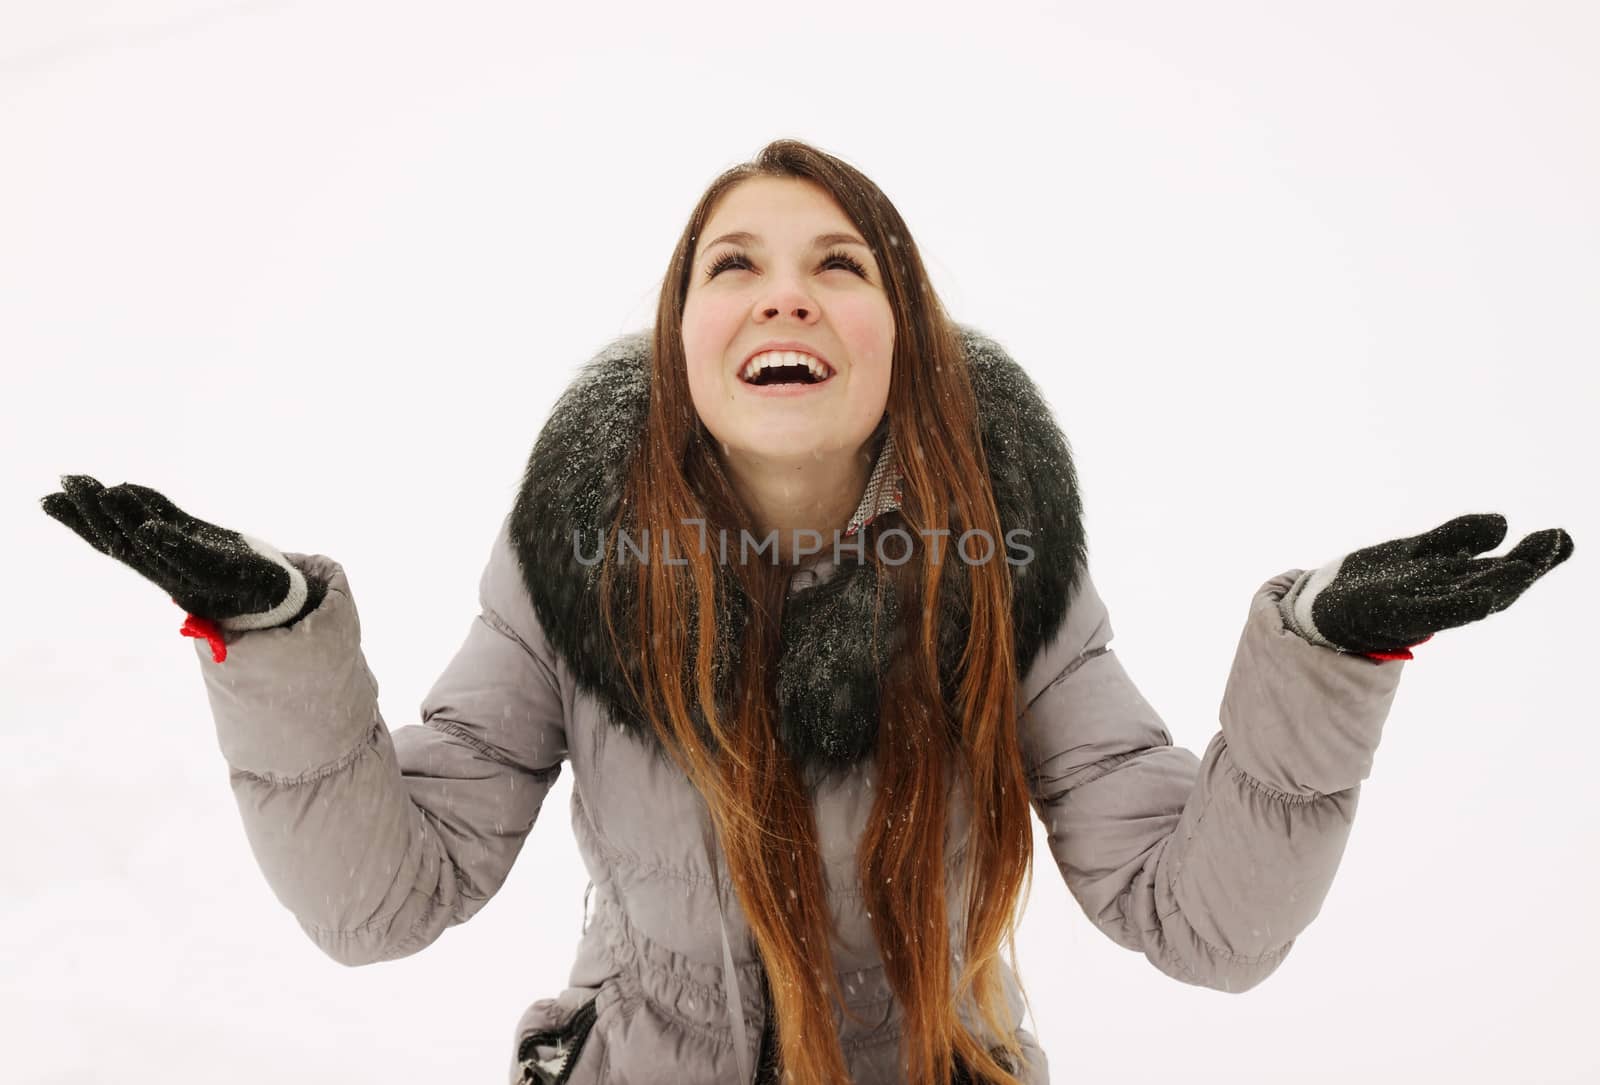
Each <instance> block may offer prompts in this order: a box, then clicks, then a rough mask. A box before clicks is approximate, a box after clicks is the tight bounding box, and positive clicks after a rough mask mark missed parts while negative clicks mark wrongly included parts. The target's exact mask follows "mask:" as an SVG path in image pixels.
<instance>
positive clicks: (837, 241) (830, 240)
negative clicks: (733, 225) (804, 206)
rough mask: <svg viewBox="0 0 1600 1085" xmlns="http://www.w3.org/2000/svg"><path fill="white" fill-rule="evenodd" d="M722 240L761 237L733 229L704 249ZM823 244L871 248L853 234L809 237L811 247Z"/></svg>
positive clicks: (744, 240)
mask: <svg viewBox="0 0 1600 1085" xmlns="http://www.w3.org/2000/svg"><path fill="white" fill-rule="evenodd" d="M724 241H727V242H732V243H734V244H743V245H760V244H761V239H760V238H759V237H757V236H756V235H755V234H753V233H751V232H750V231H749V230H735V231H734V232H733V233H731V234H723V235H722V236H721V237H719V238H716V239H715V240H713V241H708V242H706V249H709V248H711V246H713V245H720V244H722V243H723V242H724ZM825 245H860V246H861V247H862V248H864V249H868V250H869V251H870V249H871V246H870V245H868V244H867V243H866V242H865V241H863V240H861V239H860V238H859V237H857V236H856V235H855V234H818V235H817V236H816V237H814V238H812V239H811V247H812V248H814V249H820V248H822V247H823V246H825ZM701 251H702V252H703V251H705V250H704V249H702V250H701Z"/></svg>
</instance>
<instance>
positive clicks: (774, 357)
mask: <svg viewBox="0 0 1600 1085" xmlns="http://www.w3.org/2000/svg"><path fill="white" fill-rule="evenodd" d="M775 365H803V366H805V367H806V368H807V369H809V370H811V375H812V376H813V377H815V378H817V380H819V381H822V380H827V379H828V374H829V370H828V367H827V366H825V365H823V364H822V363H821V362H819V361H818V360H817V359H815V358H813V357H812V356H811V355H809V354H802V353H800V352H799V351H795V350H769V351H767V352H766V353H765V354H757V355H756V356H755V357H754V358H751V359H750V360H749V361H748V362H746V363H745V367H744V368H743V369H741V370H740V371H739V379H740V380H744V381H750V380H754V379H755V378H756V374H758V373H760V372H761V371H762V370H763V369H770V368H772V367H773V366H775Z"/></svg>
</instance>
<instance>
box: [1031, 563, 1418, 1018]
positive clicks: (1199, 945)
mask: <svg viewBox="0 0 1600 1085" xmlns="http://www.w3.org/2000/svg"><path fill="white" fill-rule="evenodd" d="M1299 573H1300V570H1298V569H1297V570H1292V571H1290V572H1287V573H1284V574H1282V575H1279V576H1276V577H1274V578H1272V579H1271V580H1269V581H1267V582H1266V583H1265V584H1263V585H1262V586H1261V587H1260V588H1259V589H1257V591H1256V594H1255V596H1254V598H1253V599H1252V601H1251V604H1250V610H1249V613H1248V616H1247V618H1246V621H1245V627H1244V631H1243V633H1242V635H1241V636H1240V639H1239V646H1238V650H1237V652H1236V653H1235V655H1234V660H1233V667H1232V669H1231V671H1230V672H1229V674H1228V681H1227V685H1226V687H1225V689H1224V692H1223V695H1222V708H1221V715H1220V722H1221V729H1220V730H1219V731H1218V732H1217V733H1216V734H1215V735H1214V736H1213V737H1212V739H1211V742H1210V744H1209V745H1208V746H1207V747H1206V751H1205V756H1204V757H1203V758H1197V757H1196V756H1195V755H1194V754H1193V753H1192V752H1190V751H1189V750H1187V749H1185V748H1183V747H1181V746H1174V745H1173V744H1172V737H1171V735H1170V733H1169V732H1168V730H1167V727H1166V724H1165V723H1164V722H1163V721H1162V719H1161V717H1160V716H1159V715H1157V714H1156V711H1155V709H1153V708H1152V707H1151V706H1150V705H1149V703H1147V702H1146V701H1145V699H1144V698H1143V697H1142V696H1141V695H1140V693H1139V691H1138V689H1137V688H1136V687H1135V686H1134V684H1133V682H1132V680H1131V679H1130V678H1129V677H1128V674H1127V672H1126V671H1124V670H1123V668H1122V664H1121V662H1120V661H1119V660H1118V658H1117V656H1116V654H1115V653H1114V652H1113V651H1112V649H1111V647H1110V642H1111V637H1112V630H1111V622H1110V618H1109V616H1108V614H1107V611H1106V607H1105V604H1104V603H1103V602H1102V601H1101V598H1100V596H1099V594H1098V592H1097V591H1096V590H1095V586H1094V584H1093V582H1092V581H1091V580H1090V579H1089V576H1088V574H1087V572H1085V573H1084V574H1083V576H1082V577H1081V578H1080V584H1079V586H1078V589H1077V591H1076V592H1075V594H1074V597H1073V601H1072V603H1071V604H1070V606H1069V608H1068V614H1067V617H1066V619H1065V620H1064V622H1063V624H1062V627H1061V629H1060V630H1059V631H1058V632H1057V634H1056V635H1055V637H1054V639H1053V640H1052V641H1050V642H1048V643H1047V644H1046V645H1045V647H1044V648H1043V649H1042V650H1041V652H1040V654H1039V656H1038V657H1037V658H1036V660H1035V661H1034V663H1033V664H1032V665H1031V666H1030V667H1029V669H1028V672H1027V675H1026V676H1025V678H1024V680H1023V684H1022V694H1021V701H1022V703H1023V705H1024V706H1025V709H1024V713H1023V718H1022V728H1023V730H1022V752H1023V757H1024V762H1025V767H1026V769H1027V771H1028V779H1029V789H1030V792H1031V795H1032V799H1033V805H1034V809H1035V811H1036V812H1037V813H1038V815H1039V817H1040V819H1041V820H1042V822H1043V823H1044V825H1045V828H1046V829H1047V831H1048V837H1049V843H1050V851H1051V853H1052V855H1053V857H1054V858H1055V861H1056V865H1057V866H1058V867H1059V868H1060V870H1061V874H1062V876H1063V878H1064V879H1065V880H1066V884H1067V888H1068V889H1069V891H1070V892H1071V893H1072V895H1073V897H1074V898H1075V899H1076V900H1077V901H1078V903H1079V905H1080V906H1081V907H1082V908H1083V910H1084V912H1085V913H1086V914H1087V915H1088V916H1089V918H1090V919H1091V920H1092V921H1093V922H1094V924H1095V925H1096V926H1097V927H1099V928H1100V930H1102V931H1104V932H1105V934H1106V935H1107V936H1109V937H1110V938H1111V939H1112V940H1113V941H1115V942H1117V943H1118V944H1120V945H1122V946H1125V947H1127V948H1128V949H1132V950H1138V951H1140V952H1142V953H1143V954H1144V955H1145V957H1146V958H1148V959H1149V960H1150V962H1151V963H1152V964H1154V965H1155V966H1156V967H1157V968H1158V969H1160V970H1161V971H1162V972H1164V973H1165V974H1167V975H1169V976H1172V977H1173V978H1175V979H1178V980H1180V981H1182V982H1184V983H1189V984H1194V985H1196V986H1201V987H1208V988H1213V989H1215V990H1220V991H1233V992H1238V991H1246V990H1249V989H1250V988H1251V987H1253V986H1255V985H1256V984H1258V983H1260V982H1261V981H1262V980H1264V979H1265V978H1266V977H1267V976H1269V975H1271V974H1272V972H1273V971H1274V970H1275V969H1276V968H1277V967H1278V965H1279V964H1280V963H1282V961H1283V959H1284V957H1285V955H1287V953H1288V952H1289V949H1290V947H1291V946H1292V945H1293V944H1294V940H1295V938H1296V937H1297V936H1298V935H1299V934H1300V932H1301V931H1303V930H1304V929H1305V928H1306V926H1307V925H1308V924H1310V922H1311V920H1312V919H1314V918H1315V917H1316V915H1317V912H1318V910H1319V909H1320V908H1321V907H1322V902H1323V900H1324V898H1325V897H1326V895H1327V892H1328V889H1329V887H1330V886H1331V884H1332V882H1333V876H1334V872H1335V871H1336V870H1337V868H1338V865H1339V860H1340V859H1341V857H1342V856H1343V854H1344V847H1345V842H1346V840H1347V839H1348V838H1349V835H1350V826H1351V823H1352V821H1353V819H1354V818H1355V812H1356V799H1357V796H1358V795H1359V793H1360V784H1361V781H1362V780H1364V779H1366V777H1367V775H1368V773H1369V772H1370V771H1371V768H1372V757H1373V753H1374V751H1375V750H1376V749H1377V746H1378V740H1379V737H1380V733H1381V731H1382V728H1383V723H1384V720H1385V718H1386V717H1387V716H1388V712H1389V705H1390V703H1391V702H1392V701H1393V699H1394V694H1395V690H1396V687H1397V686H1398V684H1399V681H1400V671H1401V667H1402V666H1403V663H1402V662H1401V661H1390V662H1383V663H1378V662H1376V661H1373V660H1370V659H1366V658H1364V657H1361V656H1358V655H1350V654H1346V653H1342V652H1337V651H1334V650H1332V649H1329V648H1323V647H1319V646H1317V645H1314V644H1312V643H1310V642H1309V641H1307V640H1304V639H1303V638H1301V637H1300V636H1298V635H1297V634H1295V633H1293V632H1290V631H1289V630H1288V629H1287V628H1286V627H1285V626H1284V624H1283V618H1282V615H1281V614H1280V612H1279V610H1278V600H1279V599H1280V598H1281V597H1282V596H1283V594H1284V592H1286V591H1287V590H1288V588H1289V587H1290V586H1291V585H1292V584H1293V583H1294V581H1295V579H1296V577H1297V576H1298V575H1299Z"/></svg>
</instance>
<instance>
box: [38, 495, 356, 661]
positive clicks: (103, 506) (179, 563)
mask: <svg viewBox="0 0 1600 1085" xmlns="http://www.w3.org/2000/svg"><path fill="white" fill-rule="evenodd" d="M61 486H62V489H61V491H60V492H57V493H53V494H49V495H47V496H45V497H44V498H41V499H40V502H39V504H40V506H41V507H42V508H43V509H44V511H45V513H46V514H47V515H49V516H50V517H52V518H53V519H56V520H59V521H60V522H61V523H63V524H65V525H67V527H69V528H71V529H72V530H73V531H74V532H76V533H77V534H78V535H79V537H81V538H82V539H83V540H84V541H85V542H87V543H88V544H89V545H90V546H92V547H94V548H95V549H96V550H98V551H100V552H101V553H102V554H106V555H108V556H110V557H113V558H116V559H117V560H118V561H120V562H122V563H123V564H124V565H127V566H128V567H130V568H131V569H133V570H134V571H135V572H136V573H138V574H139V575H140V576H143V577H144V578H145V579H146V580H149V581H151V582H152V583H154V584H156V585H157V586H159V587H160V588H161V589H162V590H163V591H165V592H166V593H167V595H168V597H170V598H171V599H172V601H173V602H174V603H176V604H178V606H180V607H182V608H183V609H184V610H185V611H187V612H188V613H189V615H190V617H191V621H190V622H189V623H187V624H185V626H184V628H183V630H182V632H183V633H184V634H185V635H187V636H196V637H199V636H204V637H205V638H206V639H208V640H209V641H210V642H211V648H212V657H213V658H214V659H215V660H216V661H217V662H219V663H220V662H222V660H223V659H224V658H226V655H227V649H226V647H225V646H224V645H223V643H222V638H221V635H220V630H230V631H232V630H246V629H267V628H270V627H272V626H289V625H293V624H294V623H295V622H297V621H299V620H300V619H301V618H303V617H305V615H307V614H309V613H310V612H311V611H313V610H315V609H316V608H317V605H318V604H319V603H321V602H322V599H323V596H324V595H325V594H326V593H327V585H326V584H325V583H323V582H322V581H321V580H320V579H318V578H316V577H315V576H311V577H308V576H306V574H305V573H304V572H303V571H301V570H300V569H299V568H297V567H296V566H295V565H293V564H291V563H290V562H289V561H288V559H286V558H285V557H284V556H283V554H282V553H280V552H279V551H278V550H277V549H276V548H275V547H273V546H272V545H271V544H269V543H266V542H263V541H262V540H260V539H257V538H253V537H252V536H249V535H243V534H240V533H239V532H237V531H229V530H227V529H226V528H221V527H217V526H216V525H215V524H210V523H207V522H206V521H204V520H200V519H197V518H196V517H193V516H190V515H189V514H188V513H186V512H184V511H183V510H182V509H180V508H178V507H177V506H176V505H174V504H173V503H172V502H171V501H168V500H167V499H166V498H165V497H163V496H162V495H161V494H159V493H157V492H156V491H155V490H152V489H150V488H149V487H147V486H137V485H135V484H133V483H131V482H124V483H122V484H121V485H120V486H112V487H110V488H109V489H108V488H106V487H104V486H102V485H100V483H98V482H96V481H95V480H94V479H93V478H91V477H89V476H88V475H62V476H61ZM196 619H198V621H196Z"/></svg>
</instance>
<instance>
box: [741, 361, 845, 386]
mask: <svg viewBox="0 0 1600 1085" xmlns="http://www.w3.org/2000/svg"><path fill="white" fill-rule="evenodd" d="M827 379H828V377H826V376H822V377H819V376H817V375H816V374H815V373H813V372H811V370H810V369H809V368H807V367H806V366H803V365H771V366H768V367H767V368H765V369H762V370H759V371H757V373H756V375H755V376H754V377H752V378H750V379H748V380H746V381H745V383H746V384H753V385H755V386H756V387H758V388H760V387H763V386H765V385H768V384H821V383H822V382H823V381H825V380H827Z"/></svg>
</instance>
